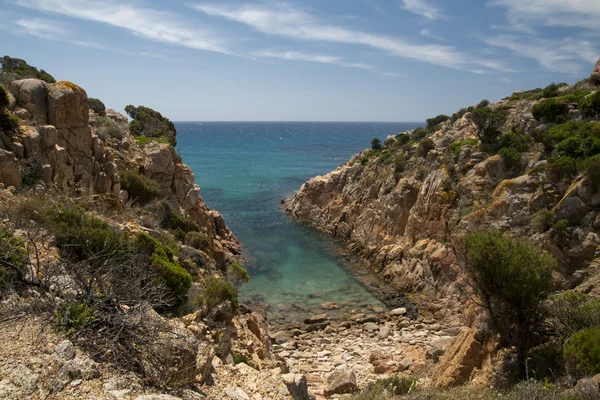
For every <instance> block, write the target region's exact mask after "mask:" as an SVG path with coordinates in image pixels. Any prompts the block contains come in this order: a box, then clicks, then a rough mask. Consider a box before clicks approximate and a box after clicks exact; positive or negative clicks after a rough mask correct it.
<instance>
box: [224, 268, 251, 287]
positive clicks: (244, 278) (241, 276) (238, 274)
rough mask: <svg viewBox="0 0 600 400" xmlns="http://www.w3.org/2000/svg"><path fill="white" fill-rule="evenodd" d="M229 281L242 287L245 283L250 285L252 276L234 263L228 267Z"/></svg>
mask: <svg viewBox="0 0 600 400" xmlns="http://www.w3.org/2000/svg"><path fill="white" fill-rule="evenodd" d="M227 279H228V280H229V281H230V282H231V283H233V284H234V285H235V286H236V287H240V286H241V285H243V284H244V283H248V281H249V280H250V275H249V274H248V271H246V269H245V268H244V267H242V266H241V265H240V264H238V263H233V264H231V265H229V266H228V267H227Z"/></svg>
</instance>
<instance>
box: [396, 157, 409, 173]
mask: <svg viewBox="0 0 600 400" xmlns="http://www.w3.org/2000/svg"><path fill="white" fill-rule="evenodd" d="M407 167H408V160H407V159H406V153H400V154H398V155H397V156H396V158H395V159H394V172H395V173H397V174H401V173H403V172H404V171H406V169H407Z"/></svg>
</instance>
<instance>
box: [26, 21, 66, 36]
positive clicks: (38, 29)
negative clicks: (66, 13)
mask: <svg viewBox="0 0 600 400" xmlns="http://www.w3.org/2000/svg"><path fill="white" fill-rule="evenodd" d="M15 24H16V25H17V26H18V32H19V33H25V34H28V35H31V36H35V37H39V38H42V39H46V40H56V39H58V38H59V37H61V36H64V35H65V34H66V33H67V30H65V29H63V28H62V27H61V26H59V25H57V24H56V23H54V21H51V20H48V19H43V18H21V19H19V20H17V21H16V22H15Z"/></svg>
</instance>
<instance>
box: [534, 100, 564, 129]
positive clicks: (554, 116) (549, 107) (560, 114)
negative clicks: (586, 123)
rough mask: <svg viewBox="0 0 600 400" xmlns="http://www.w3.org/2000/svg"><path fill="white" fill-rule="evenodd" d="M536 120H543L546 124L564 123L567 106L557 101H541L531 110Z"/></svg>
mask: <svg viewBox="0 0 600 400" xmlns="http://www.w3.org/2000/svg"><path fill="white" fill-rule="evenodd" d="M531 112H532V114H533V117H534V118H535V119H537V120H540V119H542V118H545V119H546V121H547V122H558V123H560V122H564V121H565V120H566V119H567V116H568V115H569V106H568V105H567V104H566V103H565V102H564V101H563V100H559V99H554V98H553V99H546V100H542V101H541V102H539V103H538V104H536V105H535V106H533V108H532V109H531Z"/></svg>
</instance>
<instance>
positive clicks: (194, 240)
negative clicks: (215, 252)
mask: <svg viewBox="0 0 600 400" xmlns="http://www.w3.org/2000/svg"><path fill="white" fill-rule="evenodd" d="M184 242H185V244H187V245H188V246H191V247H193V248H195V249H196V250H202V251H204V252H206V251H208V250H209V249H210V238H209V237H208V235H207V234H206V233H202V232H195V231H192V232H188V233H186V234H185V238H184Z"/></svg>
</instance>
